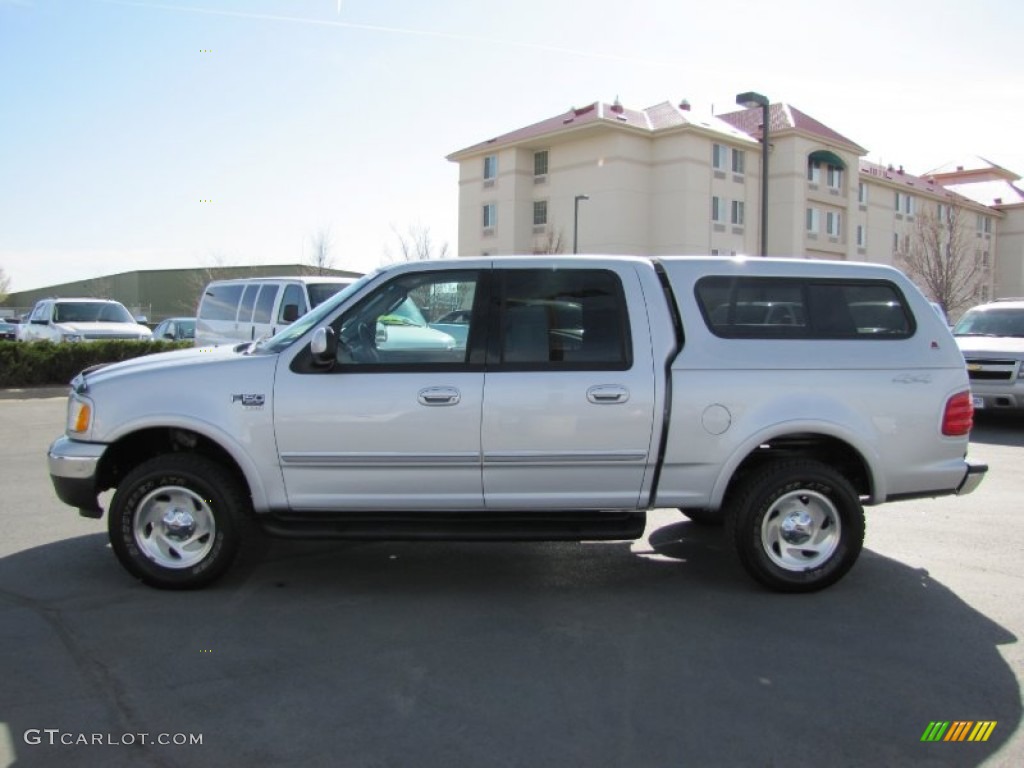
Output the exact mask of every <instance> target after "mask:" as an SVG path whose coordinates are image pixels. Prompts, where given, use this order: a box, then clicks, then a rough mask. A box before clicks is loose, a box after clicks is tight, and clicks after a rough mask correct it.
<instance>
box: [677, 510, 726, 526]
mask: <svg viewBox="0 0 1024 768" xmlns="http://www.w3.org/2000/svg"><path fill="white" fill-rule="evenodd" d="M679 511H680V512H682V513H683V514H684V515H686V516H687V517H688V518H689V519H690V522H692V523H694V524H696V525H700V526H707V527H708V528H717V527H719V526H722V525H724V524H725V513H724V511H723V510H721V509H683V508H682V507H680V508H679Z"/></svg>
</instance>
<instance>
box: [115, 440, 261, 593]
mask: <svg viewBox="0 0 1024 768" xmlns="http://www.w3.org/2000/svg"><path fill="white" fill-rule="evenodd" d="M248 506H249V505H248V501H247V499H246V496H245V495H244V494H243V493H242V490H241V488H240V487H239V483H238V482H237V480H236V479H235V478H234V477H233V476H232V475H231V473H229V472H228V471H227V470H225V469H224V468H223V467H222V466H221V465H219V464H217V463H216V462H214V461H212V460H210V459H208V458H206V457H204V456H197V455H193V454H185V453H181V454H170V455H165V456H157V457H156V458H153V459H150V460H149V461H146V462H143V463H142V464H140V465H139V466H138V467H136V468H135V469H134V470H132V471H131V472H129V473H128V475H127V476H126V477H125V478H124V480H122V481H121V483H120V484H119V485H118V488H117V492H116V493H115V494H114V498H113V501H112V503H111V505H110V514H109V519H108V530H109V534H110V544H111V546H112V548H113V550H114V553H115V554H116V555H117V558H118V560H120V561H121V564H122V565H123V566H124V567H125V568H126V569H127V570H128V571H129V572H130V573H131V574H132V575H134V576H136V577H138V578H139V579H141V580H142V581H144V582H145V583H146V584H149V585H150V586H154V587H160V588H161V589H195V588H197V587H203V586H206V585H207V584H209V583H210V582H212V581H214V580H215V579H217V578H219V577H220V576H221V575H223V574H224V572H225V571H226V570H227V569H228V567H229V566H230V565H231V563H232V561H233V560H234V559H235V556H236V555H237V554H238V549H239V546H240V544H241V541H242V529H243V527H245V525H246V522H247V519H248V518H247V517H246V514H247V510H248Z"/></svg>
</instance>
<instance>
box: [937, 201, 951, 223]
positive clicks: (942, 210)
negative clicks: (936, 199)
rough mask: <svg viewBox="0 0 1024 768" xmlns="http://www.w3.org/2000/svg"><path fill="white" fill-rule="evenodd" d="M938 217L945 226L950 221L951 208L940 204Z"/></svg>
mask: <svg viewBox="0 0 1024 768" xmlns="http://www.w3.org/2000/svg"><path fill="white" fill-rule="evenodd" d="M938 217H939V221H940V222H941V223H943V224H945V223H946V222H948V221H949V206H948V205H943V204H942V203H939V205H938Z"/></svg>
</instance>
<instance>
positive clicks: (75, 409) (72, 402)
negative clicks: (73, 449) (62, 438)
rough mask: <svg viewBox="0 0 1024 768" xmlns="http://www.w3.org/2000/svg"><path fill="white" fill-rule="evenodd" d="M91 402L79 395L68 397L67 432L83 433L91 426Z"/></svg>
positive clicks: (72, 433) (73, 433)
mask: <svg viewBox="0 0 1024 768" xmlns="http://www.w3.org/2000/svg"><path fill="white" fill-rule="evenodd" d="M92 414H93V411H92V403H91V402H89V401H88V400H86V399H84V398H82V397H80V396H79V395H72V396H71V397H70V398H69V399H68V423H67V429H68V434H71V435H84V434H85V433H87V432H88V431H89V429H90V428H91V427H92Z"/></svg>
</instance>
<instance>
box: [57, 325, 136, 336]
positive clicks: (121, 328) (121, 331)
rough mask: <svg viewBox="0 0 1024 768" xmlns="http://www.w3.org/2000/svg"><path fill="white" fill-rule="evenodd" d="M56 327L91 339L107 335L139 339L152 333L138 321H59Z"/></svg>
mask: <svg viewBox="0 0 1024 768" xmlns="http://www.w3.org/2000/svg"><path fill="white" fill-rule="evenodd" d="M55 327H56V328H59V329H60V331H61V333H77V334H80V335H82V336H85V337H86V338H89V339H98V338H104V337H107V336H111V337H114V338H121V339H123V338H126V337H130V338H133V339H137V338H139V337H140V336H142V337H146V336H150V335H152V334H151V333H150V330H149V328H147V327H146V326H144V325H139V324H138V323H101V322H95V323H57V324H56V325H55Z"/></svg>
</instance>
